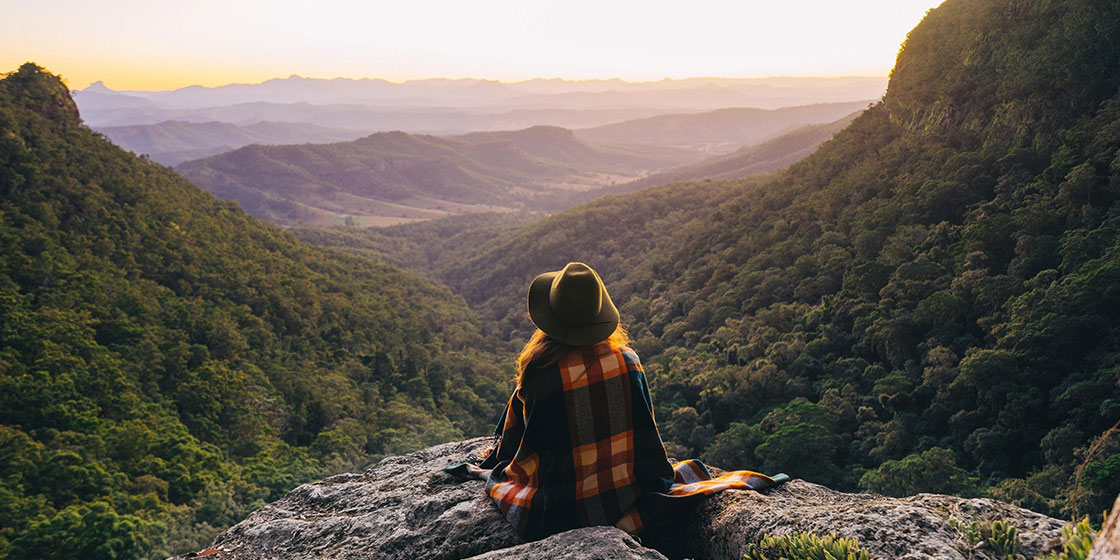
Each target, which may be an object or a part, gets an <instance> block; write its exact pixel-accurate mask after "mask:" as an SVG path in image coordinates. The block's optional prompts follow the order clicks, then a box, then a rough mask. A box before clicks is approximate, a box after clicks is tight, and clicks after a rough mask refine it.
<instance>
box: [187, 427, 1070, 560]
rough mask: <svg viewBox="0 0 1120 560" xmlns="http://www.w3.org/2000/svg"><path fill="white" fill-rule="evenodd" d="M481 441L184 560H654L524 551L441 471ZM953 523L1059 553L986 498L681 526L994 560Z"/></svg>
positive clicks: (714, 549)
mask: <svg viewBox="0 0 1120 560" xmlns="http://www.w3.org/2000/svg"><path fill="white" fill-rule="evenodd" d="M489 443H490V440H489V439H488V438H477V439H471V440H467V441H462V442H454V443H447V444H443V445H437V446H435V447H430V448H428V449H423V450H420V451H417V452H415V453H410V454H408V455H404V456H401V457H388V458H386V459H384V460H382V461H381V462H379V463H377V464H376V465H374V466H372V467H370V468H369V469H368V470H366V472H364V473H361V474H357V473H353V474H342V475H337V476H332V477H330V478H327V479H324V480H322V481H319V482H316V483H313V484H305V485H303V486H300V487H298V488H296V489H295V490H293V491H292V492H290V493H289V494H288V495H287V496H284V497H283V498H281V499H280V500H278V501H276V502H274V503H272V504H269V505H267V506H265V507H263V508H261V509H260V510H258V511H256V512H254V513H253V514H251V515H250V516H249V517H248V518H247V519H245V520H244V521H242V522H241V523H238V524H237V525H235V526H234V527H232V528H230V529H229V530H228V531H226V532H224V533H222V534H221V535H219V536H218V537H217V538H216V539H215V540H214V542H213V544H212V545H211V547H210V548H209V549H206V550H203V551H199V552H193V553H190V554H187V555H184V556H179V557H176V559H180V558H192V557H206V558H208V559H209V560H250V559H253V560H258V559H259V560H264V559H280V558H284V559H302V558H317V559H337V560H342V559H353V560H357V559H373V558H377V559H387V560H398V559H399V560H404V559H408V560H460V559H471V560H481V559H497V558H504V559H508V558H574V559H586V560H592V559H623V558H635V559H637V558H641V559H660V558H665V556H663V555H662V554H661V553H660V552H658V551H656V550H653V549H651V548H647V547H644V546H642V544H641V542H640V540H639V539H635V538H633V537H631V536H629V535H627V534H626V533H624V532H622V531H620V530H618V529H615V528H613V527H591V528H585V529H578V530H575V531H568V532H566V533H561V534H558V535H553V536H552V537H549V538H547V539H544V540H542V541H536V542H533V543H525V542H524V541H523V540H522V539H520V538H519V537H518V536H517V534H516V533H515V532H514V531H513V529H512V528H511V527H510V526H509V524H508V523H506V521H505V519H504V518H503V517H502V516H501V514H500V513H499V512H498V510H497V508H496V507H494V506H493V505H492V504H491V503H490V501H489V499H488V498H487V497H485V496H484V494H483V488H482V486H483V483H482V482H481V481H466V482H461V481H459V480H456V479H455V478H453V477H451V476H449V475H447V474H445V473H444V472H443V471H442V470H441V469H442V468H443V467H444V466H446V465H448V464H451V463H458V462H462V461H463V460H464V459H465V458H466V457H467V455H468V454H470V453H472V452H477V451H481V450H482V449H484V448H485V447H486V446H488V445H489ZM950 518H955V519H956V520H960V521H963V522H965V523H969V522H971V521H982V520H1006V521H1007V522H1008V523H1010V524H1011V525H1014V526H1016V527H1018V528H1019V535H1020V538H1021V541H1022V549H1021V553H1022V554H1024V555H1025V556H1026V557H1027V558H1033V557H1034V556H1037V555H1040V554H1042V553H1043V552H1045V551H1048V550H1049V549H1051V548H1053V547H1054V546H1056V545H1057V543H1058V542H1059V537H1060V531H1061V526H1062V525H1063V522H1062V521H1060V520H1058V519H1054V518H1051V517H1047V516H1045V515H1041V514H1038V513H1034V512H1032V511H1028V510H1025V509H1022V508H1018V507H1015V506H1012V505H1010V504H1006V503H1003V502H998V501H995V500H989V499H964V498H957V497H953V496H945V495H939V494H919V495H917V496H912V497H909V498H889V497H883V496H878V495H873V494H846V493H842V492H836V491H833V490H830V489H828V488H826V487H824V486H820V485H817V484H812V483H809V482H805V481H801V480H794V481H791V482H789V483H787V484H785V485H783V486H781V487H779V488H776V489H773V490H769V491H766V492H762V493H759V492H752V491H739V490H732V491H727V492H724V493H723V494H721V495H719V496H716V497H714V498H712V499H709V500H708V501H707V502H705V503H704V504H703V505H701V506H700V507H699V508H698V509H697V511H696V513H695V515H693V516H692V518H691V519H690V520H689V522H688V524H687V526H686V527H682V536H681V538H682V539H685V540H686V542H687V544H688V546H689V548H690V554H689V555H690V556H691V557H694V558H698V559H699V558H706V559H710V560H732V559H740V558H742V557H743V554H745V553H746V550H747V547H748V546H749V544H750V543H753V542H757V541H758V540H759V539H760V538H761V537H762V535H764V534H770V535H779V534H786V533H793V532H802V531H804V532H814V533H819V534H827V533H836V534H838V535H840V536H844V537H852V538H856V539H858V540H859V542H860V543H861V544H862V545H863V546H864V547H865V548H866V549H868V550H869V551H870V552H872V553H873V554H874V555H875V558H877V559H880V560H882V559H893V558H897V559H914V560H917V559H934V558H936V559H959V560H964V559H965V558H973V559H976V558H995V556H994V555H993V554H992V553H991V552H990V550H987V549H985V548H984V547H978V548H974V549H973V550H971V551H969V550H967V549H964V548H963V543H964V542H965V539H964V538H963V536H962V533H961V531H960V530H958V529H957V528H955V527H954V524H953V523H950Z"/></svg>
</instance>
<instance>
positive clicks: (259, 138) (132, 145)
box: [97, 121, 363, 165]
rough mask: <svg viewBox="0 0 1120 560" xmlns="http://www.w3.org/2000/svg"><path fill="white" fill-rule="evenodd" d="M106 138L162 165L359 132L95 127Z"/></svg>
mask: <svg viewBox="0 0 1120 560" xmlns="http://www.w3.org/2000/svg"><path fill="white" fill-rule="evenodd" d="M97 131H98V132H100V133H102V134H104V135H105V136H106V137H108V138H109V140H112V142H113V143H114V144H116V145H118V146H120V147H122V148H124V149H126V150H129V151H132V152H134V153H136V154H137V155H140V154H148V155H149V156H150V157H151V158H152V159H153V160H155V161H157V162H159V163H162V164H164V165H175V164H177V163H181V162H183V161H186V160H190V159H198V158H203V157H206V156H212V155H214V154H220V153H222V152H228V151H230V150H235V149H237V148H240V147H242V146H248V145H249V144H299V143H306V142H311V143H325V142H341V141H344V140H355V139H357V138H360V137H361V136H363V133H362V132H359V131H355V130H348V129H344V128H326V127H321V126H315V125H312V124H304V123H285V122H258V123H253V124H250V125H245V126H238V125H235V124H230V123H224V122H214V121H212V122H204V123H190V122H183V121H164V122H161V123H159V124H142V125H132V126H108V127H101V128H98V129H97Z"/></svg>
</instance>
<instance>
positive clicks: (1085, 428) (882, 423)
mask: <svg viewBox="0 0 1120 560" xmlns="http://www.w3.org/2000/svg"><path fill="white" fill-rule="evenodd" d="M1118 69H1120V4H1117V3H1116V2H1112V1H1109V0H1074V1H1068V2H1048V1H1024V0H948V1H947V2H945V4H943V5H942V6H941V7H939V8H936V9H934V10H932V11H931V12H930V13H929V14H928V15H927V16H926V18H925V19H924V20H923V22H922V23H921V24H920V25H919V26H918V27H917V28H915V29H914V30H913V31H912V32H911V33H910V34H909V36H908V38H907V40H906V42H905V44H904V46H903V48H902V50H901V52H900V53H899V56H898V60H897V65H896V67H895V69H894V71H893V73H892V76H891V83H890V86H889V89H888V92H887V95H886V96H885V98H884V99H883V101H882V102H880V103H878V104H876V105H874V106H873V107H871V108H870V109H869V110H867V111H866V112H864V113H863V114H861V115H860V116H859V117H858V118H856V119H855V121H853V122H852V124H851V125H850V126H848V127H847V128H846V129H845V130H843V131H842V132H840V133H838V134H837V135H836V136H835V137H834V138H833V139H832V140H830V141H828V142H826V143H825V144H824V145H823V146H822V147H821V148H820V150H818V151H817V152H816V153H815V154H814V155H812V156H810V157H809V158H807V159H805V160H803V161H802V162H800V163H798V164H796V165H794V166H793V167H792V168H791V169H790V170H789V171H787V172H785V173H782V174H780V175H779V176H777V177H775V178H772V179H769V180H767V181H766V182H764V183H762V184H758V181H709V182H692V183H681V184H674V185H668V186H665V187H661V188H656V189H653V190H647V191H643V192H639V193H633V194H630V195H626V196H621V197H610V198H606V199H602V200H599V201H596V202H593V203H590V204H587V205H584V206H581V207H578V208H575V209H572V210H569V211H567V212H563V213H560V214H557V215H555V216H552V217H550V218H548V219H546V220H543V221H541V222H537V223H533V224H530V225H527V226H524V227H522V228H520V229H519V230H516V231H505V232H503V233H502V235H501V236H499V238H498V239H499V240H498V241H497V242H496V243H494V244H490V245H485V246H479V247H478V248H477V249H476V250H474V251H469V250H464V249H462V248H461V247H460V249H459V250H458V251H459V252H458V253H457V254H456V256H455V258H441V257H438V256H437V257H435V258H431V257H429V258H428V259H427V262H433V263H437V266H435V268H434V270H433V272H432V274H434V275H435V276H437V277H439V278H441V279H442V280H443V281H445V282H446V283H447V284H448V285H450V286H451V287H452V288H453V289H454V290H456V291H457V292H459V293H461V294H463V295H464V296H465V297H466V298H467V300H468V302H470V303H471V304H472V305H475V306H477V307H478V308H479V309H482V310H484V311H485V312H487V313H491V314H492V315H493V316H494V317H495V318H497V319H499V320H500V321H501V322H502V325H503V329H504V330H503V332H504V333H505V334H506V335H507V336H510V337H511V338H513V339H514V340H524V337H525V336H526V335H527V333H528V332H529V328H530V325H529V324H528V323H527V322H526V321H525V319H524V310H523V307H524V303H523V299H524V290H525V286H527V285H528V282H529V280H530V279H532V278H533V276H534V275H535V274H538V273H540V272H542V271H545V270H556V269H558V268H560V267H561V266H563V264H564V263H565V262H567V261H568V260H582V261H585V262H587V263H589V264H591V265H592V266H595V267H597V268H598V269H599V270H600V271H601V272H602V273H603V277H604V280H605V281H606V282H607V284H608V286H609V287H610V288H611V290H612V295H613V296H614V299H615V301H616V302H619V304H620V308H621V311H622V313H623V317H624V320H625V321H628V322H629V324H630V329H631V332H632V333H633V335H634V337H635V339H636V342H635V347H636V349H637V350H638V351H639V353H640V354H642V356H643V358H644V359H645V362H646V364H647V366H648V368H647V369H648V371H649V372H650V384H651V387H652V388H653V391H654V393H655V394H654V398H655V403H656V405H657V407H658V409H659V413H658V417H659V419H660V421H661V426H662V433H663V435H664V436H665V437H666V439H667V440H669V442H670V446H671V447H672V451H673V452H674V453H676V454H680V455H694V454H699V455H700V456H702V457H704V458H706V459H709V460H711V461H712V462H714V463H715V464H717V465H721V466H727V467H750V468H756V469H760V470H763V471H786V472H789V473H791V474H793V475H794V476H798V477H803V478H807V479H809V480H813V481H817V482H821V483H825V484H828V485H831V486H833V487H837V488H844V489H854V488H862V489H868V490H873V491H879V492H885V493H890V494H905V493H912V492H917V491H937V492H950V493H957V494H962V495H979V494H986V495H991V496H995V497H998V498H1001V499H1005V500H1009V501H1012V502H1015V503H1018V504H1020V505H1023V506H1026V507H1029V508H1032V509H1035V510H1038V511H1042V512H1048V513H1052V514H1056V515H1071V514H1074V513H1081V514H1084V513H1088V512H1099V511H1101V510H1102V509H1105V508H1107V507H1109V505H1110V503H1111V501H1112V499H1113V498H1114V497H1115V496H1116V494H1117V492H1120V433H1117V432H1120V430H1117V432H1112V433H1111V434H1112V435H1111V436H1109V435H1108V434H1109V432H1108V430H1109V428H1110V427H1112V426H1113V425H1114V424H1115V423H1116V422H1117V421H1118V420H1120V338H1118V337H1120V334H1118V333H1120V95H1118V93H1117V92H1118V86H1120V71H1118ZM460 235H465V232H464V233H461V234H460ZM440 263H442V264H440ZM1090 450H1091V451H1090ZM1090 453H1091V455H1090ZM1082 466H1083V467H1084V468H1083V469H1081V467H1082Z"/></svg>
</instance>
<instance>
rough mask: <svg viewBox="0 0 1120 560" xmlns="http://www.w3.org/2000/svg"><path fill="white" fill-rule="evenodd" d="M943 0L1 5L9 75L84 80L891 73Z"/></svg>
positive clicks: (2, 48)
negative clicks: (31, 68)
mask: <svg viewBox="0 0 1120 560" xmlns="http://www.w3.org/2000/svg"><path fill="white" fill-rule="evenodd" d="M939 3H940V0H851V1H848V2H837V1H835V0H826V1H817V0H787V1H784V2H775V1H773V0H765V1H761V0H729V1H716V0H694V1H692V2H682V1H680V0H672V1H663V0H640V1H632V0H624V1H610V0H567V1H565V2H556V1H547V2H545V1H539V0H474V1H470V2H466V1H463V0H454V1H452V0H438V1H437V0H413V1H401V0H394V1H391V2H385V1H349V0H330V1H322V2H314V3H313V2H306V1H302V0H301V1H298V2H297V1H292V0H267V1H265V0H203V1H195V2H159V1H157V2H152V1H151V0H104V1H99V2H90V1H88V0H80V1H76V0H40V1H37V2H27V1H24V0H0V13H3V14H4V17H3V18H0V72H6V71H10V70H14V69H15V68H16V67H18V66H19V65H20V64H22V63H23V62H27V61H34V62H36V63H38V64H40V65H41V66H44V67H45V68H47V70H50V71H51V72H54V73H56V74H61V75H62V77H63V78H64V79H65V80H66V81H67V84H68V85H69V86H70V87H71V88H74V89H79V88H83V87H85V86H87V85H89V84H90V83H91V82H94V81H97V80H102V81H104V82H105V84H106V85H107V86H108V87H110V88H113V89H139V90H157V89H171V88H176V87H183V86H187V85H193V84H201V85H209V86H214V85H222V84H227V83H233V82H241V83H253V82H260V81H263V80H267V79H269V78H274V77H286V76H288V75H291V74H299V75H301V76H305V77H316V78H333V77H339V76H343V77H353V78H360V77H371V78H384V79H388V80H393V81H403V80H407V79H415V78H432V77H451V78H461V77H474V78H489V79H499V80H505V81H514V80H524V79H530V78H535V77H546V78H552V77H560V78H568V79H584V78H615V77H618V78H623V79H625V80H630V81H645V80H658V79H661V78H666V77H670V78H688V77H696V76H720V77H763V76H778V75H781V76H841V75H886V74H887V73H888V72H890V69H891V66H892V65H893V64H894V58H895V55H896V54H897V53H898V47H899V44H900V43H901V42H902V41H903V40H904V39H905V37H906V33H907V32H908V31H909V30H910V29H911V28H913V27H914V26H915V25H916V24H917V23H918V21H920V20H921V18H922V16H923V15H924V14H925V12H926V11H927V10H928V9H930V8H933V7H935V6H936V5H938V4H939Z"/></svg>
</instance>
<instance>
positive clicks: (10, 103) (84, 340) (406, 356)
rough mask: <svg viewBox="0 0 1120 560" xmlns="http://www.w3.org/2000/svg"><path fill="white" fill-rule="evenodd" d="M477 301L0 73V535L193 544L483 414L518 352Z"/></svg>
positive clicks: (63, 542)
mask: <svg viewBox="0 0 1120 560" xmlns="http://www.w3.org/2000/svg"><path fill="white" fill-rule="evenodd" d="M478 323H479V321H478V319H477V317H475V316H474V315H473V314H472V313H471V312H470V311H469V310H468V309H467V308H466V307H465V305H463V303H462V300H461V298H459V297H458V296H454V295H452V294H451V293H450V292H449V291H448V290H447V289H446V288H444V287H439V286H435V285H433V284H432V283H430V282H428V281H425V280H423V279H421V278H418V277H415V276H413V275H410V274H407V273H404V272H401V271H399V270H397V269H394V268H391V267H388V266H382V265H375V264H372V263H371V262H370V261H367V260H364V259H358V258H355V257H351V256H348V255H346V254H343V253H340V252H334V251H329V250H323V249H319V248H313V247H309V246H307V245H305V244H303V243H301V242H299V241H297V240H296V239H295V238H294V237H292V236H291V235H289V234H287V233H285V232H283V231H282V230H280V229H278V228H277V227H275V226H272V225H268V224H264V223H261V222H259V221H257V220H255V219H253V218H251V217H250V216H249V215H247V214H245V213H244V212H243V211H241V210H240V209H239V208H237V206H236V205H235V204H233V203H229V202H223V201H219V200H216V199H215V198H214V197H212V196H211V195H210V194H209V193H206V192H205V191H203V190H201V189H199V188H197V187H195V186H194V185H192V184H190V183H189V182H187V181H186V180H184V179H183V178H181V177H180V176H178V175H176V174H174V173H173V172H171V171H170V170H169V169H167V168H164V167H162V166H160V165H157V164H153V163H150V162H147V161H144V160H142V159H139V158H137V157H135V156H133V155H131V154H128V153H126V152H124V151H123V150H120V149H119V148H117V147H115V146H113V145H111V144H110V143H109V142H107V141H105V140H104V139H103V138H101V137H100V136H99V135H97V134H95V133H93V132H91V131H90V130H89V129H88V128H86V127H84V126H82V124H81V121H80V120H79V116H78V113H77V110H76V109H75V107H74V104H73V102H72V101H71V98H70V96H69V94H68V92H67V90H66V88H65V86H64V85H63V84H62V82H61V81H60V80H59V79H58V78H57V77H55V76H52V75H50V74H48V73H46V72H45V71H44V70H42V69H40V68H39V67H37V66H35V65H33V64H26V65H24V66H22V67H21V68H20V69H19V70H18V71H16V72H13V73H10V74H7V75H5V76H4V78H3V79H2V80H0V558H13V559H16V558H19V559H28V558H83V559H86V558H143V557H152V558H156V557H158V558H162V557H166V556H169V555H170V554H171V553H173V552H182V551H186V550H197V549H198V548H200V547H201V546H202V545H204V544H205V543H206V542H208V541H209V539H210V538H211V537H212V536H213V535H214V534H215V533H216V532H217V530H219V529H221V528H224V527H226V526H228V525H230V524H232V523H234V522H236V521H238V520H240V519H241V518H242V517H243V516H244V515H245V514H246V513H247V512H248V511H250V510H252V509H254V508H256V507H259V506H260V505H262V504H264V503H265V502H267V501H270V500H273V499H275V498H277V497H279V496H280V495H282V494H283V493H285V492H287V491H288V490H290V489H291V488H293V487H294V486H295V485H297V484H299V483H301V482H303V481H307V480H311V479H315V478H318V477H321V476H323V475H324V474H327V473H330V472H337V471H342V470H354V469H359V468H361V467H362V466H363V465H365V464H366V463H367V462H368V461H370V460H372V459H376V458H377V457H378V456H380V455H382V454H388V453H400V452H402V451H406V450H410V449H415V448H417V447H419V446H422V445H426V444H433V443H439V442H443V441H448V440H452V439H457V438H462V437H464V436H466V435H472V434H483V433H486V432H488V431H489V429H490V427H491V426H492V421H493V416H494V412H495V411H496V410H497V409H498V408H499V407H500V406H501V402H502V401H503V400H504V398H505V397H506V395H507V394H508V393H507V391H508V385H507V380H508V379H509V378H510V376H511V374H512V369H511V368H509V367H506V366H503V365H501V364H502V363H503V362H505V361H506V359H505V356H508V350H506V349H504V348H495V347H493V344H494V343H493V342H492V340H493V339H484V338H482V337H481V336H480V335H479V333H478V329H477V327H476V325H477V324H478ZM497 351H500V352H501V354H502V356H503V357H502V358H496V357H495V355H494V354H495V352H497Z"/></svg>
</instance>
